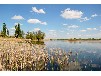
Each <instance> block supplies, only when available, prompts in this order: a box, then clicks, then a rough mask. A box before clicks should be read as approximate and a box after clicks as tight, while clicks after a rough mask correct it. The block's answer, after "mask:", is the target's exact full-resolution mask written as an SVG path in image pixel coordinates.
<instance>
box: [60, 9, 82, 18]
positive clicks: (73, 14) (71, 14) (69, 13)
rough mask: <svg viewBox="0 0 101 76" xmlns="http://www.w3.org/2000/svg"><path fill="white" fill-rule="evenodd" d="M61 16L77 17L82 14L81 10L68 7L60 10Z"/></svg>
mask: <svg viewBox="0 0 101 76" xmlns="http://www.w3.org/2000/svg"><path fill="white" fill-rule="evenodd" d="M61 12H62V14H61V15H60V16H62V17H63V18H65V19H79V18H81V16H82V15H83V12H81V11H78V10H71V9H70V8H67V9H65V10H64V11H61Z"/></svg>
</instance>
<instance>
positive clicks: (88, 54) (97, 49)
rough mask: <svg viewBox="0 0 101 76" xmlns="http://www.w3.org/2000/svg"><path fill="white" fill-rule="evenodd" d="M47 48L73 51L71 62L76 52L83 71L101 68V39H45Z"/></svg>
mask: <svg viewBox="0 0 101 76" xmlns="http://www.w3.org/2000/svg"><path fill="white" fill-rule="evenodd" d="M45 45H46V48H47V49H49V48H55V49H56V48H61V49H62V50H64V51H65V52H69V51H72V57H71V62H72V61H73V59H74V57H75V54H77V61H78V63H80V67H81V70H83V71H100V70H101V42H99V41H78V42H76V41H63V40H54V41H53V40H52V41H45Z"/></svg>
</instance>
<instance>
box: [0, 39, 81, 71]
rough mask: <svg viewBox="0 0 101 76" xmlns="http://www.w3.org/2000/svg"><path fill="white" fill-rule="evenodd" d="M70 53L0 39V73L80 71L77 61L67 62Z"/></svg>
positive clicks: (19, 40)
mask: <svg viewBox="0 0 101 76" xmlns="http://www.w3.org/2000/svg"><path fill="white" fill-rule="evenodd" d="M71 56H72V52H71V51H70V52H68V53H66V52H65V51H64V50H62V49H60V48H49V49H47V48H46V46H45V45H37V44H32V43H31V41H30V40H23V39H0V70H1V71H57V70H81V68H80V64H79V63H78V62H77V61H73V62H71V61H69V60H70V57H71Z"/></svg>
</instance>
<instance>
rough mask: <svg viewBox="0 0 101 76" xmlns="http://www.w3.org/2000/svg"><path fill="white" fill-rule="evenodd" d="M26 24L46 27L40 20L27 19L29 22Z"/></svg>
mask: <svg viewBox="0 0 101 76" xmlns="http://www.w3.org/2000/svg"><path fill="white" fill-rule="evenodd" d="M27 22H28V23H31V24H42V25H47V23H46V22H42V21H40V20H38V19H29V20H27Z"/></svg>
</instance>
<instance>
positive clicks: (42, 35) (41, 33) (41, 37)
mask: <svg viewBox="0 0 101 76" xmlns="http://www.w3.org/2000/svg"><path fill="white" fill-rule="evenodd" d="M44 37H45V33H43V32H41V31H40V30H39V31H38V32H36V39H37V40H38V41H40V40H41V39H44Z"/></svg>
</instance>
